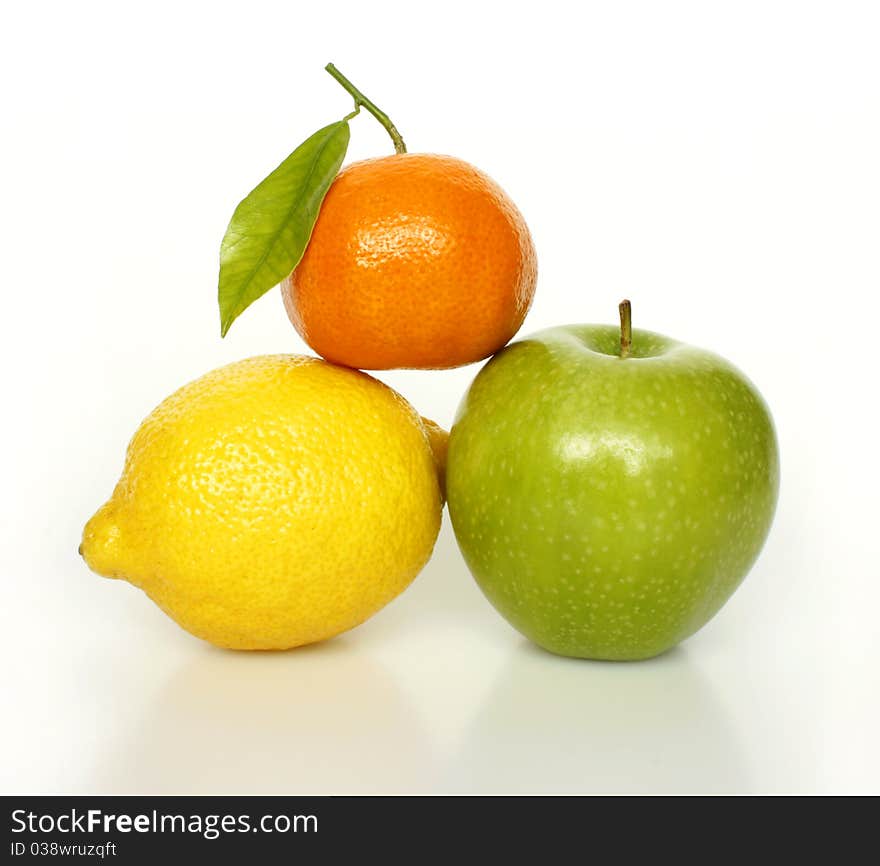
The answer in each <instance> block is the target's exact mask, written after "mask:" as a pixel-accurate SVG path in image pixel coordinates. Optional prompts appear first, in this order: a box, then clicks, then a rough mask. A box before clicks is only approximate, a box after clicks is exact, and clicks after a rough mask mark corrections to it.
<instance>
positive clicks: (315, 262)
mask: <svg viewBox="0 0 880 866" xmlns="http://www.w3.org/2000/svg"><path fill="white" fill-rule="evenodd" d="M536 277H537V260H536V257H535V250H534V246H533V244H532V239H531V236H530V234H529V230H528V228H527V226H526V224H525V221H524V220H523V218H522V216H521V215H520V213H519V211H518V210H517V209H516V207H515V205H514V204H513V202H512V201H511V200H510V199H509V198H508V197H507V195H506V194H505V193H504V191H503V190H502V189H501V188H500V187H499V186H498V185H497V184H496V183H495V182H494V181H492V180H491V179H490V178H488V177H487V176H486V175H484V174H483V173H481V172H480V171H478V170H477V169H476V168H474V167H473V166H471V165H468V164H467V163H466V162H462V161H461V160H459V159H455V158H453V157H449V156H435V155H430V154H415V153H413V154H407V153H401V154H395V155H394V156H388V157H383V158H380V159H370V160H366V161H363V162H357V163H353V164H352V165H350V166H348V167H347V168H345V169H343V171H342V172H340V174H339V175H338V176H337V178H336V180H335V181H334V182H333V184H332V185H331V187H330V190H329V192H328V193H327V196H326V198H325V199H324V203H323V205H322V206H321V210H320V213H319V215H318V220H317V223H316V224H315V227H314V230H313V232H312V236H311V240H310V241H309V243H308V246H307V247H306V250H305V254H304V255H303V257H302V260H301V261H300V262H299V264H298V265H297V267H296V268H295V270H294V271H293V273H292V274H291V275H290V276H289V277H288V278H287V279H286V280H285V281H284V282H283V283H282V292H283V297H284V304H285V307H286V309H287V313H288V315H289V316H290V319H291V321H292V322H293V324H294V326H295V327H296V329H297V331H299V333H300V334H301V335H302V337H303V339H304V340H305V341H306V342H307V343H308V344H309V345H310V346H311V347H312V348H313V349H314V350H315V351H316V352H318V354H320V355H323V356H324V357H325V358H327V359H328V360H330V361H334V362H336V363H339V364H346V365H348V366H350V367H358V368H363V369H373V370H381V369H389V368H393V367H420V368H443V367H456V366H460V365H462V364H468V363H471V362H473V361H478V360H480V359H482V358H485V357H487V356H489V355H491V354H492V353H493V352H496V351H497V350H498V349H500V348H501V347H502V346H503V345H504V344H505V343H507V341H508V340H510V338H511V337H513V335H514V334H515V333H516V332H517V330H519V327H520V325H521V324H522V322H523V319H524V318H525V315H526V313H527V312H528V309H529V306H530V304H531V301H532V296H533V294H534V291H535V280H536Z"/></svg>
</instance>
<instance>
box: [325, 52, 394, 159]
mask: <svg viewBox="0 0 880 866" xmlns="http://www.w3.org/2000/svg"><path fill="white" fill-rule="evenodd" d="M324 69H326V70H327V72H329V73H330V74H331V75H332V76H333V77H334V78H335V79H336V80H337V81H338V82H339V83H340V84H341V85H342V86H343V87H344V88H345V89H346V90H347V91H348V92H349V93H350V94H351V95H352V97H353V98H354V106H355V110H354V114H357V112H358V110H359V109H360V108H361V106H363V107H364V108H366V109H367V111H369V112H370V114H372V115H373V117H375V118H376V120H378V121H379V123H381V124H382V126H384V127H385V131H386V132H387V133H388V134H389V135H390V136H391V140H392V141H393V142H394V151H395V153H406V145H405V144H404V143H403V136H402V135H401V134H400V133H399V132H398V131H397V127H396V126H395V125H394V124H393V123H392V122H391V118H390V117H389V116H388V115H387V114H385V112H384V111H382V109H380V108H379V107H378V106H376V105H375V104H374V103H373V102H371V101H370V100H369V99H367V97H366V96H364V95H363V93H361V92H360V90H358V89H357V88H356V87H355V86H354V85H353V84H352V83H351V82H350V81H349V80H348V79H347V78H346V77H345V76H344V75H343V74H342V73H341V72H340V71H339V70H338V69H337V68H336V67H335V66H334V65H333V64H332V63H328V64H327V65H326V66H325V67H324ZM352 116H353V114H350V115H349V117H352Z"/></svg>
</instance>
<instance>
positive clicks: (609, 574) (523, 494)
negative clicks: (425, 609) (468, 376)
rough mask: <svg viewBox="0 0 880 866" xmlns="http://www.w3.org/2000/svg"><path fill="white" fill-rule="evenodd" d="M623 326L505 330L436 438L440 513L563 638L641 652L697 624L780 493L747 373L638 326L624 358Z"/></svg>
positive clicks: (490, 590)
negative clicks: (443, 506) (522, 334)
mask: <svg viewBox="0 0 880 866" xmlns="http://www.w3.org/2000/svg"><path fill="white" fill-rule="evenodd" d="M627 333H628V323H626V325H625V328H624V340H623V342H624V343H625V342H626V339H625V336H626V334H627ZM620 340H621V333H620V332H619V331H618V330H617V329H616V328H612V327H607V326H603V325H570V326H567V327H559V328H552V329H550V330H546V331H542V332H540V333H538V334H535V335H533V336H532V337H529V338H527V339H524V340H521V341H517V342H515V343H513V344H511V345H510V346H508V347H507V348H506V349H504V350H503V351H502V352H501V353H499V354H498V355H497V356H496V357H495V358H493V359H492V360H491V361H490V362H489V363H488V364H487V365H486V366H485V367H484V368H483V369H482V370H481V371H480V373H479V375H478V376H477V377H476V379H475V381H474V383H473V384H472V386H471V388H470V390H469V391H468V393H467V395H466V396H465V398H464V400H463V402H462V404H461V406H460V408H459V412H458V417H457V420H456V422H455V425H454V426H453V429H452V433H451V436H450V441H449V457H448V465H447V495H448V500H449V512H450V516H451V518H452V524H453V527H454V529H455V534H456V538H457V539H458V543H459V545H460V547H461V549H462V552H463V554H464V556H465V559H466V560H467V563H468V565H469V566H470V569H471V571H472V572H473V575H474V577H475V578H476V580H477V582H478V583H479V585H480V587H481V588H482V590H483V592H484V593H485V594H486V596H487V597H488V598H489V600H490V601H491V602H492V604H494V605H495V607H496V608H497V609H498V610H499V612H500V613H501V614H502V615H503V616H504V617H505V618H506V619H507V620H508V621H509V622H510V623H511V624H512V625H513V626H514V627H515V628H517V629H519V630H520V631H521V632H522V633H523V634H524V635H526V636H527V637H529V638H530V639H531V640H533V641H535V642H536V643H538V644H540V645H541V646H543V647H545V648H546V649H548V650H551V651H552V652H556V653H560V654H562V655H569V656H581V657H588V658H599V659H641V658H648V657H650V656H654V655H657V654H658V653H661V652H663V651H664V650H667V649H669V648H670V647H672V646H674V645H675V644H677V643H678V642H679V641H681V640H684V639H685V638H686V637H688V636H689V635H692V634H693V633H694V632H695V631H697V630H698V629H699V628H700V627H701V626H703V625H704V624H705V623H706V622H707V621H708V620H709V619H711V618H712V616H713V615H714V614H715V613H716V612H717V611H718V609H719V608H720V607H721V606H722V605H723V604H724V602H725V601H726V600H727V599H728V597H729V596H730V595H731V593H732V592H733V591H734V590H735V589H736V587H737V586H738V585H739V583H740V582H741V581H742V579H743V578H744V577H745V575H746V573H747V572H748V570H749V568H750V567H751V565H752V563H753V562H754V560H755V558H756V557H757V555H758V553H759V551H760V550H761V547H762V545H763V543H764V540H765V538H766V536H767V533H768V531H769V527H770V523H771V521H772V518H773V512H774V509H775V506H776V498H777V492H778V483H779V458H778V453H777V444H776V436H775V432H774V429H773V423H772V421H771V418H770V414H769V411H768V409H767V407H766V405H765V404H764V402H763V400H762V398H761V396H760V395H759V394H758V392H757V391H756V390H755V388H754V386H753V385H752V384H751V383H750V382H749V381H748V380H747V379H746V378H745V377H744V376H743V375H742V374H741V373H740V372H739V371H738V370H737V369H735V368H734V367H733V366H732V365H731V364H729V363H728V362H727V361H725V360H723V359H722V358H720V357H718V356H716V355H713V354H712V353H710V352H706V351H703V350H701V349H696V348H692V347H690V346H686V345H683V344H681V343H678V342H676V341H675V340H671V339H669V338H667V337H662V336H660V335H659V334H653V333H651V332H649V331H635V332H633V333H632V343H631V349H630V350H629V356H628V357H622V356H621V348H620ZM624 354H626V352H625V351H624Z"/></svg>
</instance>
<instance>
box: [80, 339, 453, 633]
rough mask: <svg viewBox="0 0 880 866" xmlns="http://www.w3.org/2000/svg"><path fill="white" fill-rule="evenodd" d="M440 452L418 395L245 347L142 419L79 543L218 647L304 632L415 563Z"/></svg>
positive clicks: (436, 524)
mask: <svg viewBox="0 0 880 866" xmlns="http://www.w3.org/2000/svg"><path fill="white" fill-rule="evenodd" d="M431 435H432V436H433V437H434V439H435V442H436V447H437V448H441V447H442V446H443V445H445V435H441V433H438V431H437V430H434V429H432V431H431ZM438 460H439V457H438V458H435V456H434V453H433V451H432V448H431V442H430V440H429V434H428V431H427V430H426V428H425V425H424V424H423V422H422V420H421V418H420V417H419V415H418V414H417V413H416V412H415V410H414V409H413V408H412V407H411V406H410V405H409V403H407V402H406V401H405V400H404V399H403V398H402V397H401V396H400V395H399V394H397V393H396V392H395V391H393V390H391V389H390V388H388V387H387V386H386V385H383V384H382V383H381V382H378V381H377V380H375V379H373V378H372V377H370V376H368V375H367V374H365V373H360V372H357V371H355V370H351V369H348V368H345V367H338V366H335V365H333V364H329V363H327V362H326V361H322V360H320V359H318V358H306V357H303V356H297V355H269V356H262V357H257V358H250V359H248V360H244V361H240V362H238V363H235V364H230V365H229V366H226V367H222V368H220V369H217V370H214V371H212V372H210V373H208V374H207V375H205V376H203V377H202V378H200V379H197V380H196V381H195V382H192V383H190V384H189V385H186V386H184V387H183V388H181V389H180V390H179V391H177V392H176V393H175V394H173V395H172V396H171V397H169V398H168V399H166V400H165V401H164V402H163V403H161V404H160V405H159V407H158V408H156V409H155V410H154V411H153V413H152V414H151V415H150V416H149V417H148V418H147V419H146V420H145V421H144V422H143V424H142V425H141V427H140V429H139V430H138V431H137V433H136V434H135V436H134V438H133V439H132V441H131V443H130V445H129V447H128V453H127V456H126V461H125V468H124V470H123V473H122V477H121V479H120V481H119V483H118V484H117V486H116V489H115V490H114V491H113V495H112V497H111V498H110V500H109V502H107V503H106V504H105V505H104V506H102V507H101V508H100V509H99V510H98V512H97V513H96V514H95V516H94V517H93V518H92V519H91V520H90V521H89V522H88V524H87V525H86V527H85V530H84V533H83V541H82V546H81V548H80V551H81V553H82V555H83V556H84V558H85V560H86V562H87V564H88V565H89V567H90V568H92V569H93V570H94V571H96V572H98V573H99V574H101V575H104V576H106V577H113V578H123V579H125V580H127V581H129V582H130V583H132V584H134V585H135V586H137V587H140V588H141V589H143V591H144V592H146V593H147V595H148V596H149V597H150V598H152V599H153V601H155V602H156V604H158V605H159V607H161V608H162V610H164V611H165V612H166V613H167V614H168V615H169V616H170V617H172V618H173V619H174V620H176V621H177V622H178V623H179V624H180V625H181V626H183V628H185V629H186V630H187V631H189V632H191V633H192V634H194V635H197V636H198V637H201V638H204V639H205V640H207V641H210V642H211V643H213V644H216V645H218V646H222V647H231V648H236V649H286V648H289V647H294V646H298V645H300V644H307V643H312V642H314V641H319V640H323V639H325V638H329V637H332V636H333V635H336V634H339V633H340V632H343V631H346V630H347V629H350V628H352V627H354V626H356V625H358V624H359V623H361V622H363V621H364V620H366V619H367V618H368V617H370V616H371V615H372V614H374V613H375V612H376V611H378V610H379V609H380V608H381V607H383V606H384V605H385V604H386V603H388V602H389V601H390V600H391V599H393V598H394V597H395V596H396V595H398V593H400V592H401V591H402V590H403V589H405V588H406V587H407V586H408V585H409V583H410V582H411V581H412V580H413V578H414V577H415V576H416V575H417V574H418V572H419V571H420V570H421V568H422V566H423V565H424V564H425V562H426V561H427V559H428V557H429V556H430V554H431V550H432V548H433V545H434V542H435V540H436V537H437V533H438V531H439V528H440V512H441V508H442V498H441V492H440V486H439V483H438V474H437V467H438V463H437V462H436V461H438Z"/></svg>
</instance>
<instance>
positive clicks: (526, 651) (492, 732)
mask: <svg viewBox="0 0 880 866" xmlns="http://www.w3.org/2000/svg"><path fill="white" fill-rule="evenodd" d="M443 788H444V789H447V790H450V791H457V792H461V793H499V794H500V793H517V794H526V793H544V794H554V793H559V794H563V793H654V794H657V793H723V792H733V791H741V790H744V789H747V788H748V779H747V772H746V768H745V767H744V765H743V758H742V752H741V748H740V744H739V743H738V741H737V735H736V731H735V730H734V728H733V727H732V725H731V721H730V719H729V718H728V717H727V715H726V713H725V710H724V708H723V707H722V706H721V705H720V703H719V701H718V700H717V698H716V696H715V694H714V693H713V688H712V685H711V683H710V682H709V681H708V680H707V679H706V678H705V677H704V676H702V675H701V674H700V673H699V671H698V670H697V669H696V668H695V667H694V666H693V664H692V663H691V662H690V660H689V658H688V654H687V651H686V650H683V649H676V650H673V651H672V652H669V653H667V654H666V655H664V656H661V657H659V658H657V659H654V660H652V661H649V662H640V663H633V664H627V663H614V662H588V661H582V660H578V659H564V658H560V657H557V656H552V655H550V654H548V653H546V652H544V651H543V650H541V649H539V648H537V647H535V646H533V645H532V644H529V643H527V642H525V641H524V642H523V643H521V644H520V645H519V646H518V647H517V649H516V651H515V652H514V653H512V655H511V658H510V660H509V662H508V664H507V666H506V667H505V668H504V669H503V671H502V672H501V674H500V676H499V677H498V679H497V681H496V682H495V684H494V686H493V688H492V690H491V691H490V693H489V695H488V696H487V698H486V700H485V702H484V704H483V706H482V707H481V708H480V710H479V712H478V713H477V714H476V715H475V717H474V718H473V720H472V722H471V724H470V726H469V727H468V729H467V730H466V732H465V734H464V737H463V739H462V742H461V745H460V749H459V752H458V754H457V755H456V756H455V757H454V759H453V760H452V761H450V763H449V766H448V770H447V775H446V778H445V780H444V783H443Z"/></svg>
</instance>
